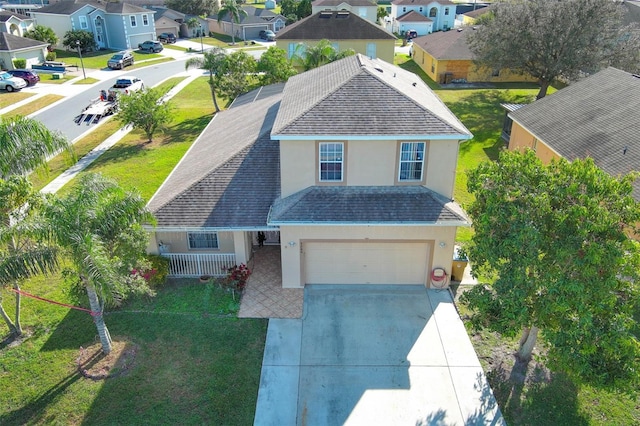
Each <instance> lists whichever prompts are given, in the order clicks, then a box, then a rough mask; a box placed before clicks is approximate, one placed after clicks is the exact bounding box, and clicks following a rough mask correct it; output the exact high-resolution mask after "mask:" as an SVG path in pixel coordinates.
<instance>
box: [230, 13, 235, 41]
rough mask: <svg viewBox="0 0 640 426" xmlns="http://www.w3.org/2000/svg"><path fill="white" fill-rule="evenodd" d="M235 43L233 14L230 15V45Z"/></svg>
mask: <svg viewBox="0 0 640 426" xmlns="http://www.w3.org/2000/svg"><path fill="white" fill-rule="evenodd" d="M235 44H236V30H234V29H233V16H232V17H231V45H232V46H235Z"/></svg>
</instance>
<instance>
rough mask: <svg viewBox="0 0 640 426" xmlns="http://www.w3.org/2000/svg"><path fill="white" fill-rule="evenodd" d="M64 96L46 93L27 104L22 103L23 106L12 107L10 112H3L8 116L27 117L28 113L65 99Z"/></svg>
mask: <svg viewBox="0 0 640 426" xmlns="http://www.w3.org/2000/svg"><path fill="white" fill-rule="evenodd" d="M63 98H64V96H60V95H44V96H42V97H39V98H37V99H35V100H33V101H31V102H29V103H27V104H25V105H22V106H21V107H18V108H15V109H12V110H11V111H9V112H8V113H6V114H3V116H4V117H7V118H9V117H15V116H18V115H20V116H23V117H26V116H27V115H29V114H31V113H34V112H36V111H38V110H40V109H42V108H44V107H46V106H49V105H51V104H52V103H54V102H56V101H59V100H60V99H63Z"/></svg>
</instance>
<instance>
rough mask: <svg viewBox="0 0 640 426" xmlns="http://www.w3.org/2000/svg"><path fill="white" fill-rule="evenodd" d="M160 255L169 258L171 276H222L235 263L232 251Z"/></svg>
mask: <svg viewBox="0 0 640 426" xmlns="http://www.w3.org/2000/svg"><path fill="white" fill-rule="evenodd" d="M162 256H164V257H166V258H168V259H169V276H172V277H200V276H203V275H209V276H212V277H222V276H225V275H227V268H230V267H231V266H233V265H235V264H236V255H235V254H233V253H162Z"/></svg>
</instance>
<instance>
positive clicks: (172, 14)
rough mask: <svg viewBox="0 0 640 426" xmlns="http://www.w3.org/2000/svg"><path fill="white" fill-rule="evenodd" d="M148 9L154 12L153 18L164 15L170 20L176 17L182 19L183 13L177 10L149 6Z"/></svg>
mask: <svg viewBox="0 0 640 426" xmlns="http://www.w3.org/2000/svg"><path fill="white" fill-rule="evenodd" d="M149 9H150V10H152V11H154V12H155V15H154V18H155V19H160V18H162V17H166V18H167V19H171V20H172V21H175V20H178V19H184V18H185V16H186V15H185V14H184V13H182V12H178V11H177V10H173V9H168V8H166V7H150V8H149Z"/></svg>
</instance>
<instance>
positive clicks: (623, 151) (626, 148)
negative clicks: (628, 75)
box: [622, 76, 637, 155]
mask: <svg viewBox="0 0 640 426" xmlns="http://www.w3.org/2000/svg"><path fill="white" fill-rule="evenodd" d="M636 77H637V76H636ZM628 149H629V147H628V146H625V147H624V149H623V150H622V155H627V150H628Z"/></svg>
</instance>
